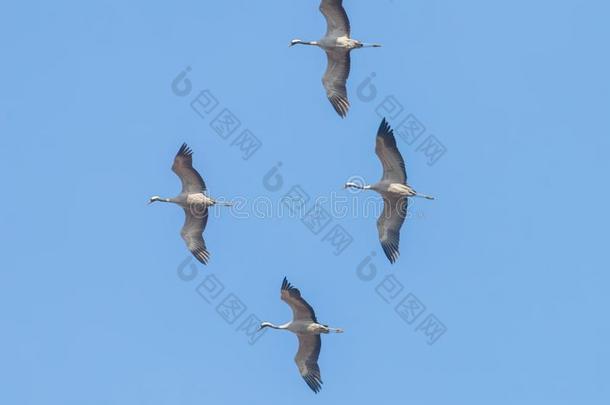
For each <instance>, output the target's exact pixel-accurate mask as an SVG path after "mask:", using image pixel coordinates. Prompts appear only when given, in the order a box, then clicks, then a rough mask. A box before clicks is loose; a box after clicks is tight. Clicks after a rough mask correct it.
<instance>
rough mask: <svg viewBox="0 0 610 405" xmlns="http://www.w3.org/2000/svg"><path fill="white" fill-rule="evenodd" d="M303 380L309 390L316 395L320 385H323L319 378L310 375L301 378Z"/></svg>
mask: <svg viewBox="0 0 610 405" xmlns="http://www.w3.org/2000/svg"><path fill="white" fill-rule="evenodd" d="M303 379H304V380H305V382H306V383H307V385H308V386H309V388H311V390H312V391H313V392H315V393H316V394H317V393H318V392H320V390H321V389H322V384H324V383H323V382H322V379H320V377H318V376H313V375H311V374H309V375H305V376H303Z"/></svg>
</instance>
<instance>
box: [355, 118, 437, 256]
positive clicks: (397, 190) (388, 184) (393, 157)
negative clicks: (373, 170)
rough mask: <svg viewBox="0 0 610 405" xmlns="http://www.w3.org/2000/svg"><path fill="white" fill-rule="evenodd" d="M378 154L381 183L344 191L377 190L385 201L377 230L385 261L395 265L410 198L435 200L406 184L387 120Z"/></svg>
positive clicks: (380, 132)
mask: <svg viewBox="0 0 610 405" xmlns="http://www.w3.org/2000/svg"><path fill="white" fill-rule="evenodd" d="M375 153H376V154H377V156H378V157H379V160H380V161H381V165H382V166H383V176H382V178H381V180H380V181H379V182H377V183H375V184H371V185H362V184H356V183H346V184H345V188H355V189H360V190H374V191H376V192H378V193H379V194H381V196H382V197H383V212H382V213H381V215H380V216H379V219H378V220H377V230H378V232H379V241H380V242H381V247H382V248H383V251H384V253H385V255H386V257H387V258H388V260H389V261H390V263H394V262H395V261H396V260H397V259H398V256H399V255H400V252H399V242H400V228H401V227H402V224H403V223H404V221H405V218H406V215H407V205H408V198H409V197H422V198H425V199H428V200H433V199H434V197H430V196H428V195H425V194H421V193H418V192H416V191H415V190H414V189H413V188H411V186H409V185H408V184H407V172H406V169H405V162H404V159H403V158H402V155H401V154H400V151H399V150H398V147H397V146H396V139H395V138H394V131H392V129H391V128H390V125H389V124H388V123H387V121H386V120H385V118H384V119H383V121H382V122H381V125H380V126H379V130H378V131H377V137H376V142H375Z"/></svg>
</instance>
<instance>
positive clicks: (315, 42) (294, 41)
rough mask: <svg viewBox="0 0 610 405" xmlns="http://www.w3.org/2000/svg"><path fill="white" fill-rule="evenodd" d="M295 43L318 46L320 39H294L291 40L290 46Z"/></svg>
mask: <svg viewBox="0 0 610 405" xmlns="http://www.w3.org/2000/svg"><path fill="white" fill-rule="evenodd" d="M295 45H314V46H317V45H319V44H318V41H302V40H300V39H293V40H292V41H290V46H295Z"/></svg>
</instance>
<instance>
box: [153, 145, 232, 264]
mask: <svg viewBox="0 0 610 405" xmlns="http://www.w3.org/2000/svg"><path fill="white" fill-rule="evenodd" d="M172 170H173V172H174V173H176V174H177V175H178V177H180V181H181V182H182V191H181V192H180V194H178V196H177V197H174V198H162V197H159V196H153V197H150V200H149V202H148V203H149V204H152V203H154V202H156V201H161V202H166V203H174V204H178V205H179V206H181V207H182V208H183V209H184V216H185V220H184V225H183V226H182V231H181V232H180V235H181V236H182V239H184V242H185V243H186V247H187V248H188V250H190V251H191V253H192V254H193V256H195V258H196V259H197V260H199V261H200V262H201V263H203V264H208V260H209V259H210V253H209V252H208V250H207V248H206V246H205V241H204V240H203V230H204V229H205V226H206V225H207V223H208V207H211V206H213V205H224V206H231V205H232V203H230V202H220V201H216V200H215V199H213V198H210V197H208V195H207V189H206V186H205V182H204V181H203V179H202V178H201V175H200V174H199V173H198V172H197V170H195V169H194V168H193V151H192V150H191V148H189V147H188V145H187V144H186V143H183V144H182V146H181V147H180V149H179V150H178V153H177V154H176V157H175V158H174V164H173V165H172Z"/></svg>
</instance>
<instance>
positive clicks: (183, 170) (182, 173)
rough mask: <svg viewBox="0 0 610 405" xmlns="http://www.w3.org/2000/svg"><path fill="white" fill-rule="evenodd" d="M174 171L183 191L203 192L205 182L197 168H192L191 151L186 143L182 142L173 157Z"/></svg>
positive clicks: (189, 192)
mask: <svg viewBox="0 0 610 405" xmlns="http://www.w3.org/2000/svg"><path fill="white" fill-rule="evenodd" d="M172 170H173V171H174V173H176V174H177V175H178V177H180V181H182V192H183V193H188V194H191V193H203V192H204V191H205V190H206V187H205V182H204V181H203V179H202V178H201V175H200V174H199V173H198V172H197V170H195V169H193V151H192V150H191V148H189V147H188V145H187V144H186V143H183V144H182V146H181V147H180V150H179V151H178V153H177V154H176V157H175V158H174V164H173V165H172Z"/></svg>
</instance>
